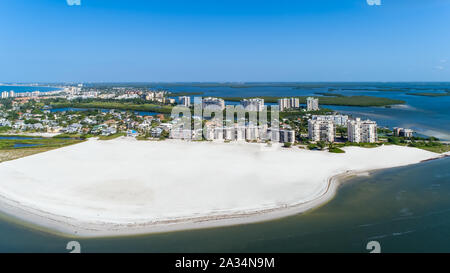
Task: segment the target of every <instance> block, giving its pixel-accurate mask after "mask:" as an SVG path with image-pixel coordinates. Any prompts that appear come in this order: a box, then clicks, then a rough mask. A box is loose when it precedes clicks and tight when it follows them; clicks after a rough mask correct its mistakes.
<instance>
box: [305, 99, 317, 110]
mask: <svg viewBox="0 0 450 273" xmlns="http://www.w3.org/2000/svg"><path fill="white" fill-rule="evenodd" d="M306 109H307V110H308V111H318V110H319V99H316V98H312V97H309V98H307V99H306Z"/></svg>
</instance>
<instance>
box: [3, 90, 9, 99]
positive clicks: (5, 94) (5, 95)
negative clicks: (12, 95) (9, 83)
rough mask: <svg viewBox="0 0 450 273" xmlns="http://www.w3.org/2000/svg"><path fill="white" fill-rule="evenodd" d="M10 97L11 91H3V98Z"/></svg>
mask: <svg viewBox="0 0 450 273" xmlns="http://www.w3.org/2000/svg"><path fill="white" fill-rule="evenodd" d="M8 97H9V92H8V91H3V92H2V99H7V98H8Z"/></svg>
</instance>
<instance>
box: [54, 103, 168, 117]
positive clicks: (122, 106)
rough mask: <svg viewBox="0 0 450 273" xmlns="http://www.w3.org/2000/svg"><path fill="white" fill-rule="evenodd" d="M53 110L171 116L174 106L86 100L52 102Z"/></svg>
mask: <svg viewBox="0 0 450 273" xmlns="http://www.w3.org/2000/svg"><path fill="white" fill-rule="evenodd" d="M50 106H52V107H53V108H86V109H117V110H125V111H127V110H131V111H143V112H155V113H162V114H171V113H172V108H173V107H172V106H169V105H159V104H152V103H144V102H142V101H111V100H90V101H89V100H86V101H82V102H79V101H58V102H50Z"/></svg>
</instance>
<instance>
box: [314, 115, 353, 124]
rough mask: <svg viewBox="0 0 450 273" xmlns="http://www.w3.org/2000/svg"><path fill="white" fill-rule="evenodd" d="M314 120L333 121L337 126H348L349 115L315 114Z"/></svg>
mask: <svg viewBox="0 0 450 273" xmlns="http://www.w3.org/2000/svg"><path fill="white" fill-rule="evenodd" d="M311 119H313V120H323V121H332V122H333V123H334V125H336V126H347V122H348V116H347V115H313V116H312V117H311Z"/></svg>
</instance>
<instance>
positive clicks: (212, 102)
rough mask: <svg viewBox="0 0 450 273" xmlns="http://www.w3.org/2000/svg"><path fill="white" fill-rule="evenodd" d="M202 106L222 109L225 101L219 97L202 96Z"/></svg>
mask: <svg viewBox="0 0 450 273" xmlns="http://www.w3.org/2000/svg"><path fill="white" fill-rule="evenodd" d="M202 107H203V109H207V108H209V109H214V108H217V109H220V110H221V111H223V110H224V109H225V101H224V100H223V99H219V98H211V97H208V98H204V99H203V101H202Z"/></svg>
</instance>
